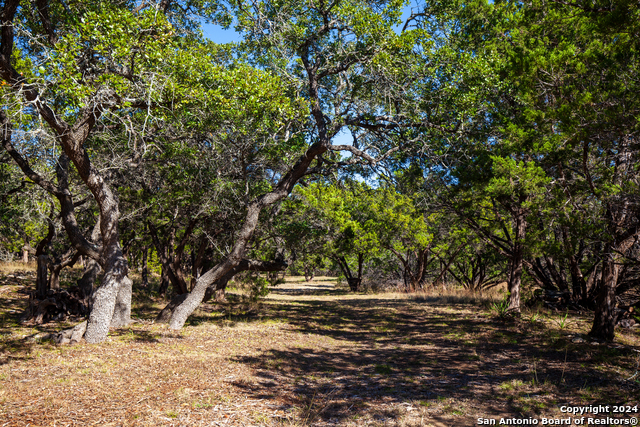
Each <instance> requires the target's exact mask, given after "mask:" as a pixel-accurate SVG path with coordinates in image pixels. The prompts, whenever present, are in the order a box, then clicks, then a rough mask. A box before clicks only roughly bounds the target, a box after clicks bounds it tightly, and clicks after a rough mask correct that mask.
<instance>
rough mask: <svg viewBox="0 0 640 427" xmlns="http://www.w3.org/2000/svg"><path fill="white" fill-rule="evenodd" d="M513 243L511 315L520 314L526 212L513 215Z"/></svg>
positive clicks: (510, 278)
mask: <svg viewBox="0 0 640 427" xmlns="http://www.w3.org/2000/svg"><path fill="white" fill-rule="evenodd" d="M515 220H516V227H515V228H516V229H515V242H514V244H513V250H512V253H511V260H510V261H511V262H510V267H511V268H510V272H509V307H508V311H509V312H511V313H518V314H519V313H520V285H521V282H522V264H523V258H524V239H525V233H526V230H527V221H526V211H525V210H524V209H523V208H518V209H517V214H516V215H515Z"/></svg>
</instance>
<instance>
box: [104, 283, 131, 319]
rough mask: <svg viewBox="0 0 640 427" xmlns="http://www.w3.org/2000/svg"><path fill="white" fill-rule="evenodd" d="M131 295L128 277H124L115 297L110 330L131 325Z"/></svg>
mask: <svg viewBox="0 0 640 427" xmlns="http://www.w3.org/2000/svg"><path fill="white" fill-rule="evenodd" d="M131 293H132V282H131V279H129V277H127V276H125V277H124V278H123V279H122V283H121V285H120V289H119V290H118V295H117V297H116V303H115V306H114V308H113V315H112V316H111V324H110V325H109V327H111V328H122V327H125V326H128V325H129V324H130V323H131Z"/></svg>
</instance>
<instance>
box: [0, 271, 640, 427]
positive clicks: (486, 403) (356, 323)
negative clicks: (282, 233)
mask: <svg viewBox="0 0 640 427" xmlns="http://www.w3.org/2000/svg"><path fill="white" fill-rule="evenodd" d="M32 275H33V273H32V272H23V273H15V274H12V275H11V276H7V274H6V272H5V273H4V274H3V273H2V271H0V334H1V336H0V426H27V425H29V426H53V425H55V426H65V425H76V426H85V425H87V426H88V425H98V426H160V425H162V426H165V425H166V426H170V425H171V426H272V425H275V426H307V425H308V426H325V425H339V426H360V425H371V426H471V425H478V424H479V422H478V418H482V419H495V420H497V424H498V425H499V424H500V420H501V419H503V420H506V419H508V418H517V419H521V420H525V421H526V420H529V419H530V420H537V421H538V423H539V424H543V418H550V419H553V420H566V419H567V418H569V417H571V418H573V419H575V418H580V417H573V416H571V414H567V413H563V412H561V410H560V408H561V407H562V406H563V405H569V406H579V407H584V406H586V405H590V404H602V405H609V413H601V414H599V415H598V417H597V418H601V419H602V417H604V418H606V416H609V417H613V416H614V415H615V416H616V417H622V418H625V419H626V420H627V422H629V423H631V421H632V418H631V417H636V418H637V417H639V416H640V414H639V413H638V412H631V413H628V414H624V415H621V414H614V413H613V412H614V409H616V408H614V406H613V405H616V406H619V405H629V406H630V408H629V409H630V410H633V407H634V406H635V405H638V404H639V402H638V401H639V397H640V381H639V380H640V378H639V377H640V374H638V372H637V370H638V362H639V361H640V352H639V351H640V331H639V330H638V329H631V330H619V331H618V334H617V338H616V341H615V342H614V343H612V344H598V343H591V342H589V340H588V339H587V337H586V333H587V332H588V330H589V326H590V318H588V317H584V316H581V315H578V314H574V313H570V314H569V316H568V317H565V316H564V313H563V314H562V315H561V314H557V313H556V314H554V313H548V312H539V313H525V314H524V315H523V317H522V319H521V320H520V321H518V322H516V323H513V322H501V321H499V320H498V319H496V318H495V315H494V314H493V313H492V312H491V310H488V309H487V308H483V307H482V306H478V305H477V304H476V305H474V304H470V303H469V302H470V300H469V298H463V297H458V296H455V295H453V296H452V295H448V296H447V295H437V294H434V295H431V296H428V295H423V296H420V297H415V296H408V295H405V294H398V293H380V294H357V295H354V294H350V293H348V292H347V291H346V290H344V289H340V288H337V287H336V286H335V281H334V280H333V279H331V278H324V277H320V278H317V279H316V280H314V281H312V282H307V283H302V282H301V279H300V278H297V277H293V278H287V283H285V284H283V285H280V286H278V287H277V288H275V289H274V290H273V291H272V292H271V294H270V295H269V297H268V298H267V299H265V300H264V301H263V302H261V303H258V304H255V303H253V304H251V303H242V302H239V301H240V297H238V296H236V297H234V296H233V295H230V300H231V301H233V300H235V301H236V302H230V303H229V304H218V305H214V304H207V305H204V306H203V307H202V308H201V309H200V310H199V311H198V312H197V313H196V315H195V316H193V317H192V318H191V320H190V322H189V323H188V325H187V326H186V327H185V328H184V329H183V330H182V331H181V332H179V333H176V332H171V331H169V330H168V329H167V327H166V325H158V324H153V323H152V319H153V318H154V316H155V315H156V314H157V312H158V310H159V309H160V308H161V307H162V306H163V304H165V302H164V301H161V300H156V299H153V298H150V297H144V296H143V295H138V298H136V300H137V301H141V300H142V302H138V303H137V305H136V307H135V310H134V311H135V313H134V315H135V317H137V318H138V319H139V320H138V322H137V323H134V324H132V325H131V326H130V327H128V328H125V329H121V330H116V331H112V333H111V334H110V336H109V338H108V340H107V341H106V342H104V343H102V344H98V345H88V344H86V343H84V342H81V343H78V344H75V345H67V346H56V345H53V344H52V343H51V342H50V341H46V340H45V341H41V340H38V339H34V337H37V336H38V334H42V333H43V332H47V331H49V332H50V331H55V330H59V329H61V327H63V326H66V325H61V324H59V323H58V324H45V325H40V326H36V327H27V326H24V325H20V324H19V323H18V319H19V313H20V312H21V310H22V309H23V308H24V306H26V304H27V299H28V292H29V290H31V289H32V288H33V277H32ZM634 374H636V375H635V377H634ZM598 421H600V420H598ZM603 421H604V420H603ZM521 422H522V421H521ZM572 423H575V420H572ZM585 423H586V422H585ZM614 423H615V421H610V422H608V423H607V424H611V425H614ZM607 424H604V425H607Z"/></svg>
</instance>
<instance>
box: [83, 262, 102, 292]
mask: <svg viewBox="0 0 640 427" xmlns="http://www.w3.org/2000/svg"><path fill="white" fill-rule="evenodd" d="M100 270H102V269H101V268H100V264H98V263H97V262H96V261H95V260H93V259H91V258H87V261H86V262H85V267H84V272H83V274H82V277H81V278H80V280H78V287H79V288H80V295H82V298H84V299H85V300H90V299H91V296H93V290H94V284H95V283H96V279H97V278H98V274H100Z"/></svg>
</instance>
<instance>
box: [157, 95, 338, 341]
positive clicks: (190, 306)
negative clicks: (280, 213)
mask: <svg viewBox="0 0 640 427" xmlns="http://www.w3.org/2000/svg"><path fill="white" fill-rule="evenodd" d="M314 108H317V107H314ZM314 114H316V115H317V116H319V120H320V121H321V123H324V117H322V113H321V112H320V111H319V110H318V111H316V112H315V113H314ZM319 132H320V134H321V136H323V137H324V138H322V137H321V140H323V139H324V140H325V142H324V143H323V142H316V143H314V144H313V145H312V146H311V147H309V149H308V150H307V151H306V152H305V153H304V154H303V155H302V156H301V157H300V159H298V161H297V162H296V164H295V165H294V166H293V167H292V168H291V170H290V171H289V172H287V173H286V174H285V175H284V176H283V177H282V179H281V180H280V182H278V184H277V185H276V187H275V189H274V190H273V191H271V192H269V193H266V194H264V195H262V196H260V197H258V198H257V199H255V200H254V201H253V202H252V203H250V204H249V206H247V214H246V216H245V219H244V223H243V225H242V228H241V229H240V231H239V233H238V237H237V239H236V241H235V243H234V245H233V248H232V250H231V252H230V253H229V255H228V256H227V257H226V258H225V259H224V260H223V261H222V262H221V263H219V264H218V265H216V266H215V267H214V268H212V269H211V270H209V271H207V272H206V273H205V274H203V275H202V276H200V278H199V279H198V280H197V281H196V285H195V286H194V288H193V291H191V293H190V294H189V296H188V297H187V299H185V300H184V302H183V303H182V304H180V305H179V306H178V307H176V309H175V310H174V312H173V315H172V316H171V321H170V322H169V327H170V328H171V329H181V328H182V327H183V326H184V323H185V322H186V321H187V318H188V317H189V316H190V315H191V313H193V312H194V311H195V309H196V308H198V306H199V305H200V303H201V302H202V299H203V298H204V296H205V293H206V291H207V288H208V287H209V286H210V285H211V284H212V283H214V282H215V281H216V280H218V279H220V278H221V277H222V276H224V274H225V273H226V272H228V271H229V270H231V269H232V268H234V267H236V266H237V265H238V264H239V263H240V261H241V260H242V258H243V257H244V254H245V252H246V249H247V245H248V244H249V240H250V239H251V236H252V235H253V232H254V230H255V229H256V227H257V226H258V220H259V216H260V212H261V211H262V209H263V208H265V207H267V206H270V205H272V204H274V203H276V202H278V201H280V200H282V199H283V198H285V197H286V196H287V195H289V194H290V193H291V190H293V187H294V185H295V184H296V183H297V182H298V180H299V179H300V178H302V177H303V176H304V174H305V172H307V170H308V169H309V166H310V165H311V162H312V161H313V160H314V159H315V158H316V157H317V156H319V155H321V154H323V153H324V152H326V151H327V150H328V146H327V144H328V142H329V139H327V138H326V133H325V132H326V129H325V128H324V124H322V125H321V126H319Z"/></svg>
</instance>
